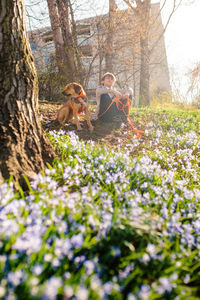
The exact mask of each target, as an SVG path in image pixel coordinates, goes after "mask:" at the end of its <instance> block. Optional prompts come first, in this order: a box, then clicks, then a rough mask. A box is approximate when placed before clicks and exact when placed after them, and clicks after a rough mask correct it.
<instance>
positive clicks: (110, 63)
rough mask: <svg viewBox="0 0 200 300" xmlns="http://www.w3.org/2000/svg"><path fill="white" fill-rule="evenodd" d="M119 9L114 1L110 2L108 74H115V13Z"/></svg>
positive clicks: (106, 58) (106, 51)
mask: <svg viewBox="0 0 200 300" xmlns="http://www.w3.org/2000/svg"><path fill="white" fill-rule="evenodd" d="M116 9H117V7H116V4H115V1H114V0H109V19H108V31H107V37H106V49H105V53H106V55H105V63H106V72H111V73H112V72H113V52H114V51H113V26H114V24H113V20H114V13H115V11H116Z"/></svg>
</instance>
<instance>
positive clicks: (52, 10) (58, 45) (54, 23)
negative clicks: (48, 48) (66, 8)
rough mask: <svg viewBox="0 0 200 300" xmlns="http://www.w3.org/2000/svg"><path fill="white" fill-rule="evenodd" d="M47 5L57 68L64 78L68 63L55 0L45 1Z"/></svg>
mask: <svg viewBox="0 0 200 300" xmlns="http://www.w3.org/2000/svg"><path fill="white" fill-rule="evenodd" d="M47 3H48V9H49V17H50V22H51V28H52V32H53V40H54V45H55V50H56V61H57V66H58V69H59V72H60V74H61V76H62V77H66V76H67V65H68V61H67V57H66V55H65V51H64V41H63V37H62V32H61V27H60V21H59V17H58V9H57V2H56V0H47ZM65 81H66V78H65Z"/></svg>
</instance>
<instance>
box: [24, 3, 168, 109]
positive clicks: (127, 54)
mask: <svg viewBox="0 0 200 300" xmlns="http://www.w3.org/2000/svg"><path fill="white" fill-rule="evenodd" d="M150 24H151V26H150V34H149V50H150V92H151V95H153V94H158V93H161V92H165V93H166V92H167V93H168V92H171V87H170V79H169V70H168V63H167V56H166V49H165V42H164V35H163V34H162V33H163V25H162V20H161V15H160V5H159V3H155V4H152V5H151V12H150ZM76 25H77V42H78V45H79V50H80V52H81V60H82V64H83V66H84V68H85V74H84V80H85V81H84V87H85V88H86V90H87V93H88V95H89V99H90V100H91V101H94V100H95V89H96V87H97V86H98V85H99V83H100V78H101V76H102V74H103V73H105V72H106V71H109V70H106V68H105V59H106V53H107V49H108V45H109V44H108V42H109V40H108V39H107V37H108V29H109V32H112V60H113V73H114V74H115V75H116V77H117V85H118V86H119V87H121V88H122V87H125V86H130V87H132V88H133V90H134V97H135V104H136V105H137V104H138V96H139V81H140V47H139V26H138V23H137V17H136V16H135V15H134V12H133V10H131V9H127V10H120V11H116V12H115V13H114V15H113V19H112V25H111V26H110V24H109V19H108V14H107V15H101V16H96V17H92V18H87V19H83V20H79V21H77V24H76ZM29 35H30V43H31V48H32V51H33V55H34V58H35V63H36V67H37V69H38V70H41V69H43V70H44V69H45V67H46V66H47V65H48V64H49V63H50V61H51V57H53V56H54V55H55V47H54V42H53V36H52V31H51V28H42V29H38V30H35V31H32V32H30V33H29Z"/></svg>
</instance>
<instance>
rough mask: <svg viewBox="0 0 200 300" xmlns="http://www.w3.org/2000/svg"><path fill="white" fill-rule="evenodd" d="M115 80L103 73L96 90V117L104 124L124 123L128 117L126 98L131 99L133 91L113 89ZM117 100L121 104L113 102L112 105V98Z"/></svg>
mask: <svg viewBox="0 0 200 300" xmlns="http://www.w3.org/2000/svg"><path fill="white" fill-rule="evenodd" d="M115 82H116V78H115V76H114V75H113V74H112V73H109V72H107V73H105V74H104V75H103V77H102V80H101V83H102V85H100V86H98V87H97V89H96V102H97V107H96V112H95V114H96V117H97V118H98V119H99V120H102V121H104V122H113V121H119V122H126V121H127V115H128V106H124V105H126V103H127V97H129V99H132V95H133V90H132V89H131V88H126V89H122V90H117V89H115V88H114V84H115ZM116 97H117V98H118V99H119V100H120V102H121V103H118V104H117V102H116V101H115V102H114V103H113V104H112V105H111V103H112V101H113V99H114V98H116ZM109 106H110V107H109Z"/></svg>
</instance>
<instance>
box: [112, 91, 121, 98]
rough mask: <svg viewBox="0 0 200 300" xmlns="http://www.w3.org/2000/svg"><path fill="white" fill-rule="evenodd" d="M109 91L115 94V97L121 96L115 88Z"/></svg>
mask: <svg viewBox="0 0 200 300" xmlns="http://www.w3.org/2000/svg"><path fill="white" fill-rule="evenodd" d="M111 92H112V93H113V94H114V95H115V96H116V97H118V98H121V97H122V94H121V93H120V92H118V91H116V90H113V89H112V90H111Z"/></svg>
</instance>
